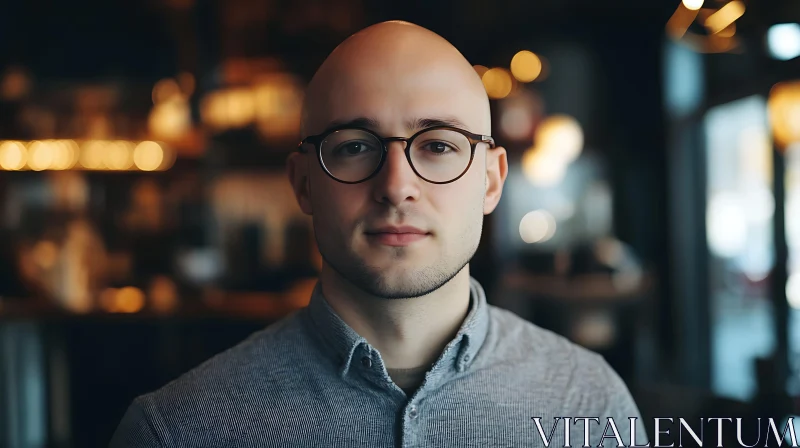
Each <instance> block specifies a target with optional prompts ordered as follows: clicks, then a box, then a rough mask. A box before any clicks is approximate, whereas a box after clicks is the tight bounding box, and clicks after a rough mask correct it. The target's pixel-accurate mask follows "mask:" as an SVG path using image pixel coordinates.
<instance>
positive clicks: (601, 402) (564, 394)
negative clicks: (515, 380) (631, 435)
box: [487, 306, 638, 417]
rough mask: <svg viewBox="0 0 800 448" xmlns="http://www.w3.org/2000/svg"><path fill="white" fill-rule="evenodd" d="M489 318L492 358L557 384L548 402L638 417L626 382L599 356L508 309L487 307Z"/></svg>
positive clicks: (577, 409)
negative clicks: (556, 391)
mask: <svg viewBox="0 0 800 448" xmlns="http://www.w3.org/2000/svg"><path fill="white" fill-rule="evenodd" d="M490 317H491V321H490V322H491V324H490V335H491V337H490V338H488V339H487V342H488V343H489V344H490V345H491V347H490V348H489V350H488V352H489V353H491V357H492V358H494V362H500V363H507V362H510V363H512V364H514V365H516V366H518V369H516V371H517V372H520V375H521V376H523V377H527V379H528V381H529V382H531V383H533V384H534V385H539V383H545V384H543V387H547V388H549V389H550V390H551V391H552V390H553V389H557V390H558V393H557V394H552V395H551V396H553V398H554V400H555V401H557V402H558V403H553V405H556V404H558V405H559V406H558V407H560V408H561V409H563V410H564V411H565V412H568V413H572V414H575V415H578V414H581V413H584V414H586V413H594V414H629V416H631V417H633V416H638V410H637V408H636V406H635V404H634V402H633V399H632V398H631V395H630V392H629V390H628V388H627V386H626V384H625V383H624V381H623V380H622V379H621V378H620V377H619V375H618V374H617V373H616V372H615V371H614V369H613V368H612V367H611V366H610V365H609V364H608V362H607V361H606V360H605V359H604V358H603V357H602V356H601V355H599V354H598V353H595V352H593V351H591V350H589V349H587V348H585V347H583V346H580V345H578V344H576V343H574V342H572V341H570V340H569V339H567V338H566V337H564V336H561V335H559V334H556V333H554V332H553V331H550V330H547V329H544V328H542V327H539V326H537V325H535V324H533V323H531V322H529V321H527V320H525V319H523V318H521V317H519V316H517V315H516V314H514V313H512V312H511V311H508V310H504V309H501V308H498V307H495V306H490ZM566 415H570V414H566Z"/></svg>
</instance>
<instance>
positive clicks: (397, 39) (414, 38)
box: [302, 21, 491, 137]
mask: <svg viewBox="0 0 800 448" xmlns="http://www.w3.org/2000/svg"><path fill="white" fill-rule="evenodd" d="M431 95H433V97H431ZM425 97H427V98H425ZM303 109H304V110H303V123H302V133H303V137H306V136H308V135H312V134H317V133H321V132H323V131H324V130H325V129H327V128H329V127H331V125H335V124H339V123H343V122H347V121H350V120H353V119H356V118H369V119H371V120H374V121H375V122H378V123H379V124H380V125H381V127H382V128H384V129H383V130H384V131H386V132H393V134H392V135H402V134H405V133H406V132H402V133H400V134H396V133H397V132H400V131H401V130H403V129H400V126H399V123H400V122H402V123H411V122H414V121H415V120H416V121H418V120H419V119H425V118H446V119H454V120H453V121H454V124H461V126H459V127H465V128H467V130H470V131H472V132H476V133H484V134H488V133H489V131H490V128H491V118H490V114H489V99H488V97H487V96H486V91H485V90H484V88H483V84H482V83H481V81H480V78H479V77H478V75H477V73H476V72H475V70H474V69H473V68H472V65H471V64H470V63H469V62H468V61H467V60H466V59H465V58H464V56H463V55H462V54H461V53H460V52H459V51H458V50H457V49H456V48H455V47H453V45H451V44H450V43H449V42H448V41H446V40H445V39H444V38H442V37H441V36H439V35H438V34H436V33H433V32H432V31H430V30H427V29H425V28H422V27H420V26H417V25H414V24H411V23H408V22H401V21H390V22H382V23H379V24H376V25H372V26H370V27H368V28H365V29H363V30H361V31H359V32H357V33H356V34H354V35H352V36H350V37H349V38H348V39H346V40H345V41H344V42H342V43H341V44H340V45H339V46H338V47H336V49H335V50H334V51H333V52H332V53H331V54H330V55H329V56H328V58H327V59H326V60H325V62H324V63H323V64H322V66H320V68H319V70H318V71H317V73H316V74H315V75H314V77H313V79H312V80H311V83H310V84H309V86H308V89H307V92H306V100H305V103H304V108H303ZM376 130H377V129H376ZM410 130H411V129H406V131H410Z"/></svg>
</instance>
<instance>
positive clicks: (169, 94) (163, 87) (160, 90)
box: [153, 78, 181, 104]
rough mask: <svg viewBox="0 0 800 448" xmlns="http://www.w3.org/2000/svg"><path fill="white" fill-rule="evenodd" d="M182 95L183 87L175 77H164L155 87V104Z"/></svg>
mask: <svg viewBox="0 0 800 448" xmlns="http://www.w3.org/2000/svg"><path fill="white" fill-rule="evenodd" d="M180 95H181V88H180V86H179V85H178V83H177V82H176V81H175V80H174V79H172V78H167V79H162V80H161V81H158V82H157V83H156V85H155V86H154V87H153V104H160V103H164V102H167V101H170V100H172V99H174V98H175V97H179V96H180Z"/></svg>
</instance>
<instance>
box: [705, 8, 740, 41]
mask: <svg viewBox="0 0 800 448" xmlns="http://www.w3.org/2000/svg"><path fill="white" fill-rule="evenodd" d="M744 10H745V8H744V3H742V2H740V1H739V0H733V1H731V2H729V3H727V4H726V5H725V6H723V7H722V8H720V9H719V10H718V11H717V12H715V13H714V14H711V15H710V16H708V18H707V19H706V21H705V26H706V28H708V31H709V32H710V33H711V34H716V33H719V32H720V31H722V30H724V29H725V28H727V27H728V26H729V25H730V24H732V23H733V22H735V21H736V19H738V18H739V17H742V16H743V15H744Z"/></svg>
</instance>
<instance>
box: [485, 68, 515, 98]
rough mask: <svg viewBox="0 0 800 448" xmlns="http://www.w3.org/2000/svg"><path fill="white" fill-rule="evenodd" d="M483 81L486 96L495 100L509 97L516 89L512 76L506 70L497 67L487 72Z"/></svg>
mask: <svg viewBox="0 0 800 448" xmlns="http://www.w3.org/2000/svg"><path fill="white" fill-rule="evenodd" d="M481 80H482V81H483V86H484V87H485V88H486V94H487V95H489V98H491V99H494V100H498V99H501V98H505V97H507V96H508V94H509V93H511V89H512V88H513V87H514V82H513V81H512V80H511V74H510V73H509V72H508V70H506V69H504V68H499V67H495V68H491V69H489V70H487V71H486V73H484V74H483V77H482V78H481Z"/></svg>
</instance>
